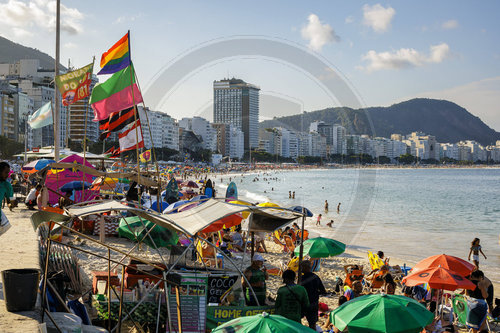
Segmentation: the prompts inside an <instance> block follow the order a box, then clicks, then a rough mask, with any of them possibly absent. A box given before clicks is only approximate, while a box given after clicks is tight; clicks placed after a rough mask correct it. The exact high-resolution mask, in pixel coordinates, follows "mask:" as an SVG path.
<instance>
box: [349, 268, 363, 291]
mask: <svg viewBox="0 0 500 333" xmlns="http://www.w3.org/2000/svg"><path fill="white" fill-rule="evenodd" d="M364 279H365V274H364V273H363V271H362V270H358V269H355V270H353V271H351V273H347V275H346V277H345V280H344V284H345V285H346V286H348V287H349V288H352V283H353V282H354V281H363V280H364Z"/></svg>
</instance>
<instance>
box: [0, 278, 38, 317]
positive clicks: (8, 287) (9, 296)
mask: <svg viewBox="0 0 500 333" xmlns="http://www.w3.org/2000/svg"><path fill="white" fill-rule="evenodd" d="M2 279H3V295H4V298H5V305H6V307H7V311H9V312H17V311H30V310H33V308H34V307H35V303H36V297H37V291H38V290H37V289H38V282H39V279H40V270H38V269H34V268H23V269H8V270H5V271H2Z"/></svg>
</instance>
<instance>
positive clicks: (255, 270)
mask: <svg viewBox="0 0 500 333" xmlns="http://www.w3.org/2000/svg"><path fill="white" fill-rule="evenodd" d="M263 266H264V258H262V256H261V255H260V254H256V255H254V256H253V258H252V264H251V265H250V266H249V267H247V269H245V271H244V272H243V274H245V278H246V280H243V282H242V285H243V288H244V290H246V291H245V300H246V305H252V306H255V305H257V300H258V301H259V304H260V305H261V306H262V305H266V280H267V279H268V278H269V275H268V274H267V270H266V268H265V267H264V270H261V268H262V267H263ZM247 281H248V282H249V283H250V286H252V289H253V291H254V293H255V297H257V299H255V297H254V294H253V293H252V291H251V290H250V288H249V286H248V284H247Z"/></svg>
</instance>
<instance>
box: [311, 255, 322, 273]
mask: <svg viewBox="0 0 500 333" xmlns="http://www.w3.org/2000/svg"><path fill="white" fill-rule="evenodd" d="M322 261H323V260H322V259H321V258H315V259H312V260H311V272H313V273H317V272H319V270H320V269H321V262H322Z"/></svg>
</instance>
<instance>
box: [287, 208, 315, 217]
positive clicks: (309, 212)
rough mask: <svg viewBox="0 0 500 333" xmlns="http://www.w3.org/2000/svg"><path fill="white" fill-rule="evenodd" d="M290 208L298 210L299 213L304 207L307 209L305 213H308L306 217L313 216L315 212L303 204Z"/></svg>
mask: <svg viewBox="0 0 500 333" xmlns="http://www.w3.org/2000/svg"><path fill="white" fill-rule="evenodd" d="M289 209H291V210H293V211H294V212H298V213H302V212H303V211H302V209H304V210H305V213H306V217H313V215H314V214H313V213H312V212H311V211H310V210H309V209H307V208H306V207H302V206H293V207H290V208H289Z"/></svg>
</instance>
